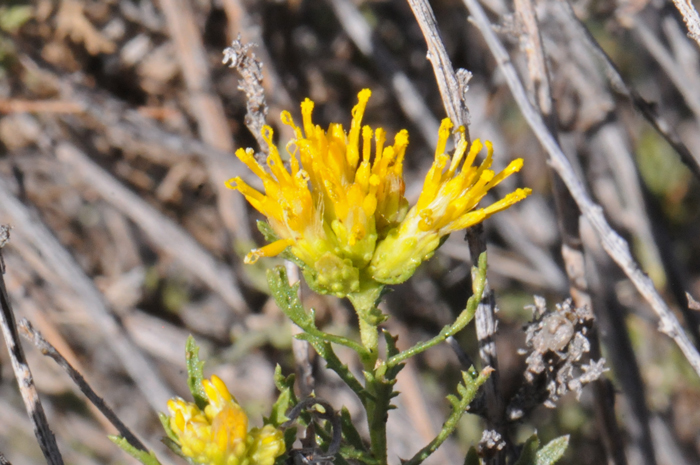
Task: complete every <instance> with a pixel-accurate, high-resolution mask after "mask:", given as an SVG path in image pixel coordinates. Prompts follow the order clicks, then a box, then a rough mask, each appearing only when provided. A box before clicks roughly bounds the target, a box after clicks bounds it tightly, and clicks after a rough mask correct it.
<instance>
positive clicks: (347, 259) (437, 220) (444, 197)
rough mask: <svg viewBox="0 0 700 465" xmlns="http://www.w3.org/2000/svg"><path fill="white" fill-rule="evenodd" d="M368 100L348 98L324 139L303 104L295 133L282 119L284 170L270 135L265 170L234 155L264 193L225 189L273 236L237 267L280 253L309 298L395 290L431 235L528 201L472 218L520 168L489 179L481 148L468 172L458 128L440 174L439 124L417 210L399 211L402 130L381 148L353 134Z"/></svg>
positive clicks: (520, 194) (444, 131)
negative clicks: (344, 115)
mask: <svg viewBox="0 0 700 465" xmlns="http://www.w3.org/2000/svg"><path fill="white" fill-rule="evenodd" d="M370 95H371V92H370V91H369V89H364V90H362V91H361V92H360V93H359V94H358V103H357V105H355V107H354V108H353V110H352V121H351V124H350V130H349V131H347V132H346V131H345V130H344V129H343V126H342V125H341V124H337V123H333V124H331V125H330V126H329V128H328V130H327V131H324V130H323V129H322V128H321V127H320V126H317V125H314V124H313V122H312V119H311V114H312V111H313V107H314V103H313V102H312V101H311V100H309V99H306V100H305V101H304V102H303V103H302V104H301V113H302V118H303V124H302V128H300V127H297V126H296V125H295V123H294V121H293V120H292V117H291V115H290V114H289V113H288V112H283V113H282V122H283V123H284V124H287V125H289V126H291V127H292V129H293V130H294V133H295V136H296V137H295V139H293V140H292V141H291V142H290V143H289V144H288V145H287V151H288V152H289V155H290V161H289V170H288V169H287V168H285V166H284V165H283V163H282V159H281V157H280V154H279V151H278V149H277V147H276V146H275V145H274V143H273V142H272V129H271V128H270V127H267V126H266V127H265V128H264V129H263V133H262V135H263V137H264V138H265V140H266V141H267V143H268V145H269V149H270V150H269V152H270V153H269V155H268V157H267V166H268V170H266V169H265V168H264V167H263V166H262V165H261V164H260V163H259V162H258V161H257V160H256V159H255V156H254V152H253V150H252V149H247V150H243V149H239V150H238V151H237V152H236V155H237V156H238V158H240V159H241V161H243V163H245V164H246V165H247V166H248V167H249V168H250V169H251V170H252V171H253V172H254V173H255V174H256V175H257V176H258V177H259V178H260V179H261V180H262V182H263V186H264V189H265V193H264V194H263V193H261V192H259V191H257V190H255V189H254V188H252V187H250V186H249V185H248V184H247V183H245V182H244V181H243V180H242V179H241V178H240V177H236V178H233V179H231V180H229V182H228V183H227V185H228V187H230V188H231V189H237V190H239V191H240V192H241V193H242V194H243V195H244V196H245V197H246V199H247V200H248V201H249V202H250V204H251V205H252V206H253V207H255V208H256V209H257V210H258V211H260V212H261V213H262V214H264V215H265V216H266V217H267V219H268V221H269V222H270V225H271V226H272V229H273V230H274V232H275V233H276V235H277V236H278V240H276V241H274V242H272V243H270V244H268V245H266V246H264V247H262V248H259V249H255V250H253V251H252V252H251V253H249V254H248V256H247V257H246V259H245V261H246V263H253V262H255V261H256V260H257V259H258V258H259V257H269V256H274V255H278V254H280V253H281V252H283V251H284V250H286V249H287V248H288V247H289V248H290V251H291V253H292V254H293V255H294V256H295V257H297V258H298V259H299V260H301V261H302V262H303V263H304V264H305V265H306V267H305V276H306V278H307V281H309V284H311V285H312V287H313V288H314V289H315V290H317V291H318V292H322V293H333V294H336V295H338V296H345V295H348V294H352V293H356V292H358V291H359V289H360V282H361V281H362V280H372V281H375V282H377V283H384V284H395V283H399V282H402V281H405V280H406V279H408V277H409V276H410V275H411V274H412V273H413V272H414V271H415V269H416V267H417V266H418V265H419V264H420V263H421V262H422V261H423V260H425V259H426V258H429V257H430V256H431V255H432V254H433V252H434V251H435V249H436V248H437V247H438V245H439V243H440V238H441V237H443V236H445V235H447V234H449V233H450V232H452V231H455V230H458V229H463V228H466V227H469V226H471V225H474V224H476V223H478V222H480V221H482V220H483V219H485V218H487V217H488V216H490V215H491V214H493V213H495V212H497V211H500V210H503V209H505V208H507V207H508V206H510V205H512V204H514V203H515V202H517V201H519V200H521V199H523V198H524V197H526V196H527V195H528V194H529V193H530V190H529V189H518V190H517V191H516V192H514V193H512V194H509V195H508V196H506V198H504V199H503V200H501V201H499V202H497V203H496V204H494V205H492V206H490V207H487V208H485V209H479V210H475V208H476V206H477V204H478V203H479V201H480V200H481V199H482V197H483V196H484V195H485V194H486V192H487V191H488V190H489V189H490V188H492V187H493V186H495V185H496V184H498V183H499V182H500V181H501V180H503V179H504V178H505V177H507V176H508V175H510V174H511V173H513V172H516V171H518V170H519V169H520V167H521V166H522V160H521V159H518V160H515V161H514V162H512V163H511V164H510V165H509V166H508V168H506V169H505V170H504V171H502V172H501V173H499V174H498V175H496V174H495V173H494V172H493V171H491V170H489V167H490V165H491V155H492V148H491V144H490V143H489V142H487V143H486V147H487V150H488V156H487V158H486V160H484V162H483V163H482V164H481V165H480V166H479V167H478V168H476V167H474V166H472V164H473V162H474V160H475V158H476V155H477V154H478V153H479V151H480V150H481V148H482V147H483V146H482V144H481V143H480V142H479V141H478V140H477V141H475V142H474V143H473V144H472V146H471V148H470V150H469V152H468V154H467V155H466V157H465V153H466V150H467V142H466V140H465V137H464V131H463V129H461V128H460V130H459V131H460V134H461V139H460V142H459V144H458V146H457V148H456V150H455V153H454V155H453V156H452V162H451V164H450V166H449V167H448V168H447V169H445V168H446V167H447V162H448V161H449V160H450V157H449V156H448V155H446V154H445V153H444V151H445V146H446V143H447V139H448V137H449V135H450V132H451V129H452V123H451V122H450V121H449V119H446V120H444V121H443V124H442V126H441V128H440V138H439V143H438V147H437V149H436V158H435V163H434V164H433V167H432V168H431V170H430V171H429V172H428V175H427V177H426V180H425V183H424V186H423V192H422V194H421V196H420V199H419V200H418V204H417V205H416V206H415V207H413V208H412V209H411V211H410V212H409V211H408V202H407V201H406V199H405V197H404V180H403V159H404V155H405V152H406V147H407V146H408V132H407V131H406V130H403V131H400V132H399V133H398V134H397V135H396V136H395V137H394V143H393V144H392V145H387V144H386V131H384V129H382V128H377V129H376V130H373V129H372V128H370V127H369V126H362V118H363V116H364V112H365V109H366V107H367V101H368V100H369V97H370ZM373 145H374V151H373V150H372V146H373ZM372 153H374V156H372ZM462 161H463V163H462ZM460 166H461V169H460Z"/></svg>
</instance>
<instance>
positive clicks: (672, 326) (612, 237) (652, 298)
mask: <svg viewBox="0 0 700 465" xmlns="http://www.w3.org/2000/svg"><path fill="white" fill-rule="evenodd" d="M464 3H465V4H466V6H467V8H468V9H469V12H470V13H471V15H472V19H471V21H472V22H473V23H474V24H475V25H476V27H477V28H478V29H479V31H480V32H481V34H482V35H483V37H484V39H485V40H486V43H487V45H488V47H489V49H490V50H491V53H492V54H493V56H494V58H495V59H496V62H497V63H498V66H499V67H500V69H501V71H502V72H503V74H504V76H505V78H506V82H507V83H508V87H510V90H511V92H512V94H513V97H514V98H515V101H516V102H517V104H518V106H519V107H520V109H521V111H522V113H523V116H524V117H525V119H526V120H527V122H528V124H529V125H530V127H531V128H532V130H533V131H534V133H535V135H536V136H537V138H538V139H539V141H540V143H541V144H542V146H543V147H544V148H545V150H546V151H547V153H548V154H549V162H550V164H551V166H552V167H553V168H554V169H555V170H556V171H557V173H558V174H559V175H560V176H561V178H562V180H563V181H564V183H565V184H566V186H567V188H568V189H569V191H570V192H571V194H572V196H573V197H574V199H575V200H576V203H577V204H578V206H579V208H580V209H581V212H582V213H583V215H584V216H585V217H586V219H587V220H588V221H589V222H590V224H591V226H592V227H593V229H594V230H595V231H596V233H597V234H598V236H599V238H600V240H601V242H602V245H603V248H604V249H605V251H606V252H607V253H608V254H609V255H610V257H611V258H612V259H613V260H614V261H615V262H616V263H617V264H618V266H620V268H622V270H623V271H624V273H625V274H626V275H627V276H628V277H629V279H630V280H631V281H632V283H633V284H634V285H635V287H636V288H637V290H638V291H639V293H640V294H641V295H642V296H643V297H644V299H645V300H646V301H647V302H649V304H650V305H651V307H652V309H653V310H654V312H656V314H657V316H658V317H659V330H660V331H661V332H662V333H664V334H666V335H667V336H669V337H671V338H672V339H673V340H674V341H675V342H676V344H677V345H678V347H679V348H680V349H681V351H682V352H683V354H684V355H685V357H686V359H688V362H690V364H691V366H692V367H693V369H694V370H695V372H696V373H697V374H698V375H700V354H699V353H698V351H697V349H696V348H695V347H694V346H693V344H692V343H691V342H690V339H688V336H687V335H686V334H685V332H684V330H683V328H682V326H681V325H680V323H679V322H678V320H677V319H676V317H675V315H674V314H673V312H671V310H670V309H669V308H668V306H667V305H666V303H665V302H664V301H663V299H662V298H661V296H660V295H659V293H658V291H657V290H656V289H655V288H654V284H653V283H652V282H651V279H649V277H648V276H647V275H646V274H644V272H643V271H642V270H640V268H639V266H638V265H637V263H636V262H635V260H634V259H633V258H632V254H631V253H630V249H629V245H628V244H627V242H625V240H624V239H622V237H620V235H619V234H617V233H616V232H615V231H614V230H613V229H612V228H611V227H610V225H609V224H608V222H607V220H606V219H605V216H604V215H603V210H602V208H601V207H600V206H599V205H597V204H595V203H594V202H593V200H592V199H591V198H590V196H589V195H588V193H587V192H586V190H585V188H584V187H583V185H582V184H581V183H580V182H579V181H578V179H577V178H576V174H575V173H574V171H573V168H572V167H571V164H570V163H569V161H568V159H567V158H566V155H564V153H563V152H562V150H561V147H559V144H558V143H557V141H556V140H555V139H554V137H553V136H552V135H551V134H550V133H549V130H548V129H547V126H546V124H545V123H544V121H543V119H542V117H541V116H540V115H539V114H538V112H537V110H535V109H534V108H533V107H532V105H530V102H529V101H528V98H527V93H526V92H525V89H524V87H523V85H522V83H521V82H520V79H519V78H518V74H517V71H516V70H515V68H514V66H513V64H512V63H511V61H510V57H509V56H508V52H507V51H506V49H505V47H504V46H503V44H502V43H501V41H500V40H499V39H498V37H497V36H496V34H495V32H494V31H493V30H492V27H491V23H490V21H489V19H488V17H487V16H486V13H485V12H484V10H483V8H482V7H481V5H479V3H478V1H477V0H464Z"/></svg>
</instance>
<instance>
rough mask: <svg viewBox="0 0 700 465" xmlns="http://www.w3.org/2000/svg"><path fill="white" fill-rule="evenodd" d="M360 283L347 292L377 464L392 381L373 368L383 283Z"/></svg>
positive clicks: (383, 456) (383, 457) (382, 453)
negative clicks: (360, 354)
mask: <svg viewBox="0 0 700 465" xmlns="http://www.w3.org/2000/svg"><path fill="white" fill-rule="evenodd" d="M364 282H365V283H366V284H365V285H364V287H363V288H362V289H361V290H360V292H357V293H355V294H351V295H349V296H348V298H349V299H350V302H352V304H353V306H354V307H355V312H356V313H357V318H358V320H359V323H360V339H361V341H362V345H363V346H364V348H365V350H366V352H367V354H368V358H367V359H365V360H363V365H364V369H365V371H364V375H365V391H366V392H367V393H368V394H369V395H368V396H365V398H364V399H362V401H363V404H364V407H365V411H366V412H367V425H368V428H369V436H370V451H371V452H372V455H373V456H374V458H375V459H376V461H377V462H376V463H377V464H378V465H386V463H387V452H386V422H387V418H388V416H389V405H390V401H391V397H392V395H391V394H392V392H393V384H394V382H395V381H393V380H387V379H386V378H385V376H384V374H385V373H386V369H384V370H383V371H382V373H381V374H380V373H378V372H377V368H379V367H380V366H383V364H377V360H378V358H379V325H380V324H381V323H382V322H383V321H384V320H385V319H386V316H385V315H384V314H382V312H381V311H380V310H379V309H378V308H377V302H378V300H379V297H380V296H381V293H382V289H383V288H384V286H383V285H381V284H379V283H375V282H374V281H372V280H369V279H367V280H364Z"/></svg>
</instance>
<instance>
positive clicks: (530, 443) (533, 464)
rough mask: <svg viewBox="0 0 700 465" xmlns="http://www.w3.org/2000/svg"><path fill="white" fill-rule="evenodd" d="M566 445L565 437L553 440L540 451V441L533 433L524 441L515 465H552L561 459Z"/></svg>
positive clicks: (566, 439)
mask: <svg viewBox="0 0 700 465" xmlns="http://www.w3.org/2000/svg"><path fill="white" fill-rule="evenodd" d="M568 445H569V436H568V435H566V436H561V437H558V438H556V439H553V440H552V441H550V442H548V443H547V444H546V445H545V446H543V447H542V448H541V449H540V448H539V447H540V440H539V438H538V437H537V433H535V434H533V435H532V436H530V438H529V439H528V440H527V441H525V444H524V445H523V451H522V452H521V453H520V458H519V459H518V461H517V462H515V465H553V464H555V463H557V461H558V460H559V459H560V458H562V456H563V455H564V452H566V448H567V447H568ZM538 449H539V450H538Z"/></svg>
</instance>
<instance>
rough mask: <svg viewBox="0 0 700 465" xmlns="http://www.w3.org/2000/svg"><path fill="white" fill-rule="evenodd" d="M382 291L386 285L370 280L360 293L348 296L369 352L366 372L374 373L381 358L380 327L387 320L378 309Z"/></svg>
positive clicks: (363, 342)
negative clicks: (378, 359)
mask: <svg viewBox="0 0 700 465" xmlns="http://www.w3.org/2000/svg"><path fill="white" fill-rule="evenodd" d="M382 289H384V285H382V284H379V283H377V282H374V281H372V280H369V279H368V280H364V281H363V285H362V288H361V289H360V291H359V292H356V293H354V294H349V295H348V299H350V302H352V305H353V307H355V313H357V319H358V320H359V322H360V340H361V341H362V345H363V346H364V348H365V351H366V352H367V354H366V355H367V358H366V359H364V360H363V364H364V368H365V370H366V371H374V365H375V363H376V361H377V358H378V357H379V325H380V324H381V323H382V322H383V321H384V320H386V315H384V314H383V313H382V312H381V310H379V309H378V308H377V301H378V300H379V297H380V296H381V293H382Z"/></svg>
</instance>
